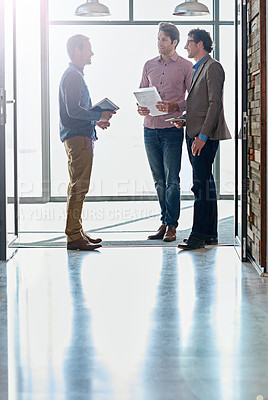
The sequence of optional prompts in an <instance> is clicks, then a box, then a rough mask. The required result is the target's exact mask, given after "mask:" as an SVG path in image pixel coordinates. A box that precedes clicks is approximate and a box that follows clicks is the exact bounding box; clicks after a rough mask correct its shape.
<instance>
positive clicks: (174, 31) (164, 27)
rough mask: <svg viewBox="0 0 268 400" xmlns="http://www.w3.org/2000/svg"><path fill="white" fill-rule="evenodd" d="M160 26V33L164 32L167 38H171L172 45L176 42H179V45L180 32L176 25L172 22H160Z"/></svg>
mask: <svg viewBox="0 0 268 400" xmlns="http://www.w3.org/2000/svg"><path fill="white" fill-rule="evenodd" d="M158 26H159V31H162V32H164V33H165V34H166V36H169V37H170V39H171V41H172V43H173V42H174V40H177V41H178V43H177V44H176V47H177V45H178V44H179V42H180V32H179V30H178V28H177V27H176V25H174V24H172V23H171V22H160V24H159V25H158Z"/></svg>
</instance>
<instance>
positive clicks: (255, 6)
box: [248, 0, 261, 264]
mask: <svg viewBox="0 0 268 400" xmlns="http://www.w3.org/2000/svg"><path fill="white" fill-rule="evenodd" d="M259 10H260V8H259V0H248V116H249V124H248V247H249V252H250V254H251V255H252V257H253V258H254V260H255V261H256V262H257V263H258V264H260V247H261V190H260V187H261V122H260V121H261V108H260V101H261V60H260V13H259Z"/></svg>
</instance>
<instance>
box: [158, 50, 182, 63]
mask: <svg viewBox="0 0 268 400" xmlns="http://www.w3.org/2000/svg"><path fill="white" fill-rule="evenodd" d="M178 58H179V55H178V53H176V51H175V53H174V54H173V55H172V56H171V57H169V59H168V60H167V61H166V62H169V60H172V61H177V59H178ZM158 61H159V62H161V61H163V60H162V58H161V55H160V56H159V58H158ZM163 62H164V61H163Z"/></svg>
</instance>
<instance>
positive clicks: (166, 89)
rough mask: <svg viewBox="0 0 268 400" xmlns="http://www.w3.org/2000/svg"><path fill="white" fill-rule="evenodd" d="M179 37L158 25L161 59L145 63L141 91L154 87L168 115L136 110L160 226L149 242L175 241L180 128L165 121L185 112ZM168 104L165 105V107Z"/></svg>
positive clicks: (186, 80) (187, 72) (188, 70)
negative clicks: (178, 48) (142, 120)
mask: <svg viewBox="0 0 268 400" xmlns="http://www.w3.org/2000/svg"><path fill="white" fill-rule="evenodd" d="M179 41H180V33H179V30H178V29H177V27H176V26H175V25H174V24H171V23H169V22H161V23H160V24H159V32H158V50H159V54H160V56H158V57H155V58H153V59H152V60H149V61H147V62H146V63H145V65H144V68H143V74H142V80H141V83H140V88H145V87H151V86H155V87H156V89H157V90H158V92H159V94H160V96H161V99H162V101H163V102H159V103H158V105H157V109H158V110H159V111H162V112H167V113H168V114H163V115H160V116H155V117H153V116H151V115H149V113H150V111H149V110H148V109H147V108H146V107H141V106H138V113H139V114H140V115H142V116H144V117H145V118H144V143H145V149H146V153H147V157H148V161H149V164H150V168H151V171H152V175H153V179H154V183H155V188H156V191H157V196H158V201H159V204H160V208H161V222H162V224H161V226H160V227H159V229H158V231H157V233H156V234H155V235H150V236H148V239H150V240H153V239H163V240H164V241H166V242H171V241H174V240H176V228H177V226H178V219H179V216H180V177H179V173H180V169H181V154H182V143H183V128H181V129H177V128H175V127H170V126H171V125H170V122H167V121H166V119H168V118H172V117H179V116H180V115H181V114H182V113H183V111H185V108H186V103H185V92H186V90H187V91H189V88H190V83H191V79H192V75H193V69H192V63H191V62H190V61H188V60H186V59H184V58H183V57H180V56H179V55H178V54H177V53H176V47H177V45H178V43H179ZM165 102H168V103H165Z"/></svg>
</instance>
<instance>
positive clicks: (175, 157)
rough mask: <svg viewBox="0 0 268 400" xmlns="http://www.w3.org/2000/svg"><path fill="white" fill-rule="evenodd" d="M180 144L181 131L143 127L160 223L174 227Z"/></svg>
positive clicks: (176, 214) (177, 199) (176, 212)
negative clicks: (158, 207) (158, 205)
mask: <svg viewBox="0 0 268 400" xmlns="http://www.w3.org/2000/svg"><path fill="white" fill-rule="evenodd" d="M182 143H183V129H177V128H166V129H149V128H144V144H145V149H146V153H147V157H148V161H149V164H150V168H151V171H152V175H153V179H154V183H155V188H156V192H157V196H158V201H159V204H160V207H161V221H162V223H163V224H165V225H169V226H174V227H175V228H177V226H178V219H179V216H180V177H179V173H180V169H181V153H182Z"/></svg>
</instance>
